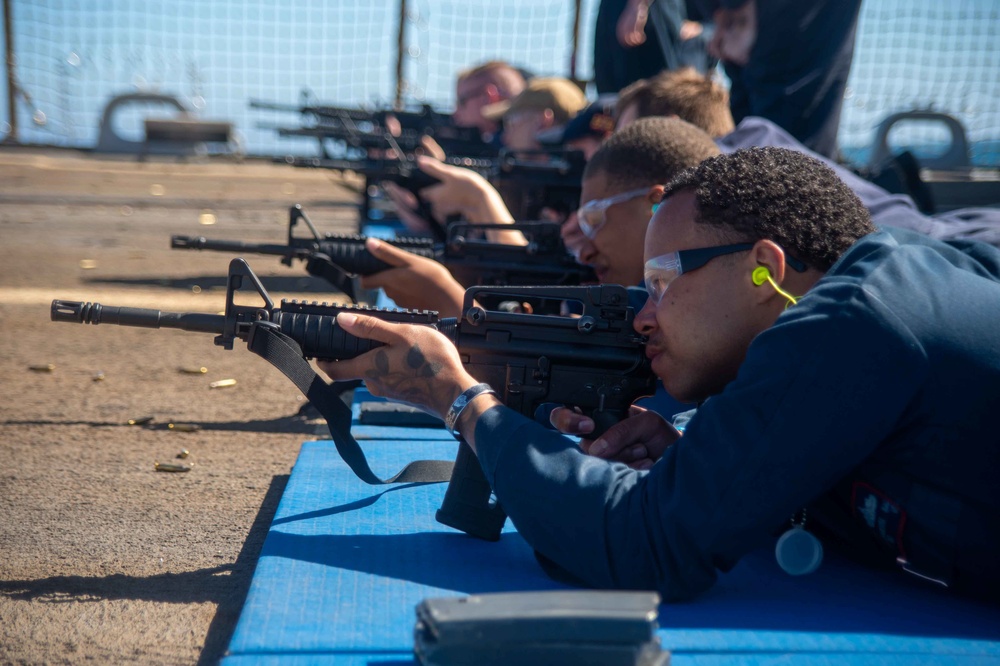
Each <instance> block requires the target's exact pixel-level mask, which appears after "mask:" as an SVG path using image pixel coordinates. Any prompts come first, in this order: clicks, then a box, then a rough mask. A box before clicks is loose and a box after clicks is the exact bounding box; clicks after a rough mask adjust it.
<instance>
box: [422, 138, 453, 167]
mask: <svg viewBox="0 0 1000 666" xmlns="http://www.w3.org/2000/svg"><path fill="white" fill-rule="evenodd" d="M420 149H421V150H423V151H424V154H425V155H427V156H428V157H433V158H434V159H436V160H438V161H439V162H444V160H445V158H446V157H448V156H447V155H446V154H445V152H444V148H442V147H441V144H439V143H438V142H437V141H435V140H434V137H432V136H431V135H429V134H424V135H423V136H422V137H420Z"/></svg>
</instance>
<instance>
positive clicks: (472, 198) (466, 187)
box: [417, 155, 493, 221]
mask: <svg viewBox="0 0 1000 666" xmlns="http://www.w3.org/2000/svg"><path fill="white" fill-rule="evenodd" d="M417 166H419V167H420V170H421V171H423V172H424V173H426V174H427V175H429V176H433V177H434V178H436V179H437V180H439V181H440V182H439V183H437V184H435V185H429V186H427V187H425V188H423V189H422V190H420V196H421V197H422V198H423V199H424V201H426V202H427V203H428V205H430V207H431V212H432V213H433V214H434V217H435V218H437V219H438V220H441V221H443V220H445V219H447V217H448V216H449V215H456V214H457V215H462V216H464V217H466V218H468V219H473V218H475V217H476V214H477V212H479V211H480V210H481V209H482V207H483V204H484V201H485V200H486V199H487V197H488V196H489V192H490V190H492V189H493V186H492V185H490V183H489V181H487V180H486V179H485V178H483V177H482V176H480V175H479V174H478V173H476V172H475V171H473V170H472V169H466V168H465V167H459V166H453V165H451V164H445V163H444V162H442V161H440V160H437V159H434V158H433V157H427V156H424V155H421V156H419V157H417Z"/></svg>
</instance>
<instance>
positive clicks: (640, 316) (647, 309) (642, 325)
mask: <svg viewBox="0 0 1000 666" xmlns="http://www.w3.org/2000/svg"><path fill="white" fill-rule="evenodd" d="M632 327H633V328H634V329H635V332H636V333H638V334H640V335H645V336H647V337H648V336H650V335H652V334H653V331H655V330H656V304H655V303H653V299H652V297H650V298H647V299H646V304H645V305H643V306H642V309H641V310H639V312H638V313H637V314H636V315H635V320H634V321H633V322H632Z"/></svg>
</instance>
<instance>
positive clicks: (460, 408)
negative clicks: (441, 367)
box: [444, 384, 497, 432]
mask: <svg viewBox="0 0 1000 666" xmlns="http://www.w3.org/2000/svg"><path fill="white" fill-rule="evenodd" d="M483 393H492V394H493V395H496V394H497V392H496V391H494V390H493V389H492V388H490V385H489V384H476V385H475V386H470V387H469V388H467V389H465V390H464V391H462V393H461V394H459V396H458V397H457V398H455V402H453V403H451V407H450V408H449V409H448V413H447V414H445V416H444V427H445V428H447V429H448V431H449V432H455V424H456V423H458V417H460V416H461V415H462V412H464V411H465V408H466V407H468V406H469V403H470V402H472V400H473V398H475V397H476V396H478V395H482V394H483Z"/></svg>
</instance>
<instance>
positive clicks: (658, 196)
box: [646, 185, 667, 208]
mask: <svg viewBox="0 0 1000 666" xmlns="http://www.w3.org/2000/svg"><path fill="white" fill-rule="evenodd" d="M666 189H667V188H665V187H664V186H663V185H653V186H652V187H651V188H649V194H647V195H646V198H647V199H649V203H650V204H652V205H653V207H654V208H655V207H656V205H657V204H658V203H660V202H661V201H663V193H664V192H665V191H666Z"/></svg>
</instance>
